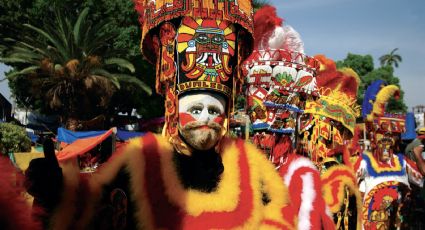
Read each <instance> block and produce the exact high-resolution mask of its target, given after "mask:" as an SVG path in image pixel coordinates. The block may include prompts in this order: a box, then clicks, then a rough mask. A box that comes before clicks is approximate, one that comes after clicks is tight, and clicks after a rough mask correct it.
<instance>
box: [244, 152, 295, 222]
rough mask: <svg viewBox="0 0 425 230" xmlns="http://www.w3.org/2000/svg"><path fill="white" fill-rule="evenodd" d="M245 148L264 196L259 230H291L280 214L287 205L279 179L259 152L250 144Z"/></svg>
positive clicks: (271, 165)
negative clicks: (257, 173) (258, 178)
mask: <svg viewBox="0 0 425 230" xmlns="http://www.w3.org/2000/svg"><path fill="white" fill-rule="evenodd" d="M246 148H247V152H248V154H249V157H250V158H252V162H255V167H257V171H258V172H259V173H260V179H261V186H262V188H260V189H261V191H262V193H263V194H264V195H263V200H264V213H263V214H264V216H263V221H262V223H261V228H260V229H292V228H291V227H290V225H289V223H288V222H287V221H285V220H284V218H283V217H282V214H281V210H282V208H283V207H284V206H286V205H287V203H288V191H287V188H286V186H285V185H284V183H283V181H282V179H281V177H280V176H279V174H278V173H277V171H276V170H275V168H274V165H273V164H272V163H271V162H270V161H268V160H267V159H266V157H265V155H264V154H263V153H262V152H261V151H259V150H258V149H257V148H255V147H254V146H253V145H251V144H246Z"/></svg>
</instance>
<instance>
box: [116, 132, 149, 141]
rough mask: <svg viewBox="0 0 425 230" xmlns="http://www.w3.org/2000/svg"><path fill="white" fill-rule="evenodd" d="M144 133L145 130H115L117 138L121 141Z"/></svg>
mask: <svg viewBox="0 0 425 230" xmlns="http://www.w3.org/2000/svg"><path fill="white" fill-rule="evenodd" d="M145 134H146V133H145V132H130V131H126V130H118V131H117V138H118V139H120V140H122V141H126V140H128V139H131V138H133V137H142V136H144V135H145Z"/></svg>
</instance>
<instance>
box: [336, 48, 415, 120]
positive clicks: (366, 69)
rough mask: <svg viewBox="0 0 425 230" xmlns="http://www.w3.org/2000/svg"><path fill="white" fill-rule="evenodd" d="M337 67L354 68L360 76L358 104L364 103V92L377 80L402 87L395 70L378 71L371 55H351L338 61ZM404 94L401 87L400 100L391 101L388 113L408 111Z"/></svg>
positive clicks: (387, 66) (380, 69) (386, 67)
mask: <svg viewBox="0 0 425 230" xmlns="http://www.w3.org/2000/svg"><path fill="white" fill-rule="evenodd" d="M336 64H337V67H338V68H341V67H349V68H352V69H353V70H354V71H356V73H357V74H358V75H359V76H360V79H361V82H360V85H359V89H358V92H357V103H358V104H359V105H361V104H362V103H363V97H364V92H365V90H366V89H367V87H368V86H369V85H370V84H371V83H372V82H373V81H375V80H378V79H381V80H384V81H385V82H386V83H387V84H394V85H397V86H398V87H400V83H399V79H398V77H396V76H394V69H393V67H392V66H390V65H385V66H382V67H379V68H377V69H375V68H374V64H373V58H372V56H370V55H364V56H362V55H357V54H351V53H349V54H348V55H347V57H346V58H345V59H344V60H342V61H338V62H337V63H336ZM403 96H404V92H403V90H401V87H400V98H399V100H397V101H396V100H394V98H392V99H390V101H389V102H388V105H387V111H388V112H394V113H403V112H406V111H407V106H406V104H405V103H404V100H403Z"/></svg>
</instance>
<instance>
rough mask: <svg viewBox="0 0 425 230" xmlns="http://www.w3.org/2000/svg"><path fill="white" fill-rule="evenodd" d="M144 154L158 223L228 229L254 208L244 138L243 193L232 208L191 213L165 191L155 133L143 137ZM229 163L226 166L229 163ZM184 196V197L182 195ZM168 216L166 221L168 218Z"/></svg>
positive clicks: (150, 198) (241, 146)
mask: <svg viewBox="0 0 425 230" xmlns="http://www.w3.org/2000/svg"><path fill="white" fill-rule="evenodd" d="M143 146H144V148H143V154H144V156H145V160H146V166H147V168H146V172H145V185H144V188H145V189H146V192H147V198H148V201H149V205H150V207H151V209H152V212H153V213H152V215H153V217H154V227H155V228H156V229H157V228H166V229H228V228H234V227H237V226H241V225H242V224H243V223H244V222H245V221H247V219H248V218H249V217H250V216H251V212H253V202H254V200H253V191H252V187H251V185H250V173H249V171H250V170H249V165H248V159H247V155H246V152H245V151H246V150H245V147H244V143H243V141H242V140H238V141H237V148H238V150H239V151H240V158H239V166H240V179H241V181H240V189H241V193H240V197H239V203H238V206H237V207H236V209H235V210H233V211H229V212H204V213H202V214H200V215H199V216H197V217H193V216H189V215H186V214H185V213H184V211H183V210H181V209H180V208H179V207H176V206H175V205H173V204H171V203H170V202H169V201H168V197H167V195H166V194H165V193H164V191H165V188H164V180H163V178H162V176H161V173H159V172H160V153H159V151H158V146H157V140H156V138H155V136H154V135H153V134H147V135H146V136H145V137H144V138H143ZM225 167H226V166H225ZM182 199H184V198H182ZM164 220H166V221H164Z"/></svg>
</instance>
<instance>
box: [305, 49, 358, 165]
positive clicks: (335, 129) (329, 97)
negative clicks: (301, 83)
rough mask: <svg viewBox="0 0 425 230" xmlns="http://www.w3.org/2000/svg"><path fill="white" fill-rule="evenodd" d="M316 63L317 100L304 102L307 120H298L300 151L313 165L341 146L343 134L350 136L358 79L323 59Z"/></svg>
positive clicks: (356, 115) (320, 58) (354, 116)
mask: <svg viewBox="0 0 425 230" xmlns="http://www.w3.org/2000/svg"><path fill="white" fill-rule="evenodd" d="M315 58H316V59H318V60H319V62H320V71H319V72H318V75H317V87H318V90H319V93H320V98H319V99H318V100H308V101H307V103H306V107H305V111H304V112H305V114H306V115H307V116H305V117H304V119H302V120H303V121H302V126H301V130H302V132H303V136H304V138H303V145H304V150H303V151H307V152H308V153H309V155H310V157H311V158H312V160H313V161H320V160H321V159H324V158H326V157H329V155H332V154H334V152H333V151H331V150H332V149H334V148H335V147H336V146H338V145H343V144H344V139H347V137H345V134H346V133H348V132H346V131H345V130H348V131H349V134H350V135H349V136H353V134H354V128H355V125H356V118H357V117H358V116H359V115H360V107H359V106H358V105H357V103H356V101H357V89H358V85H359V82H360V79H359V77H358V75H357V74H356V73H355V72H354V71H353V70H352V69H349V68H343V69H337V68H336V65H335V62H334V61H333V60H331V59H328V58H326V57H325V56H324V55H317V56H315ZM329 145H331V146H332V147H331V148H329V147H328V146H329Z"/></svg>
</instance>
